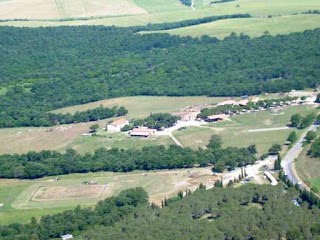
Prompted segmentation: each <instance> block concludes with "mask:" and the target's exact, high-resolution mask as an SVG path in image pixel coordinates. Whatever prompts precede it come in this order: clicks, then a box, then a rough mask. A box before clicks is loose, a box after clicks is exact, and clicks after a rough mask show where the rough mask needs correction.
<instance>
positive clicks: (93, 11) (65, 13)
mask: <svg viewBox="0 0 320 240" xmlns="http://www.w3.org/2000/svg"><path fill="white" fill-rule="evenodd" d="M0 6H1V7H0V19H60V18H61V19H64V18H80V17H89V18H90V17H96V16H119V15H139V14H145V13H147V12H146V10H144V9H143V8H141V7H138V6H137V5H135V4H134V2H133V1H131V0H90V1H88V0H14V1H13V0H8V1H0Z"/></svg>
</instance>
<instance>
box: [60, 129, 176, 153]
mask: <svg viewBox="0 0 320 240" xmlns="http://www.w3.org/2000/svg"><path fill="white" fill-rule="evenodd" d="M172 144H174V142H173V141H172V140H171V138H170V137H169V136H151V137H148V138H139V137H130V136H128V135H127V134H126V133H108V132H106V131H104V130H101V131H100V132H98V136H92V137H89V136H81V137H77V138H76V139H75V140H74V141H72V142H71V143H69V144H68V145H66V146H65V147H64V148H63V150H65V149H68V148H72V149H74V150H76V151H78V152H79V153H82V154H85V153H88V152H94V151H95V150H96V149H99V148H107V149H110V148H119V149H141V148H143V147H146V146H155V145H164V146H169V145H172Z"/></svg>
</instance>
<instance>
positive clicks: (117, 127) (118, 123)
mask: <svg viewBox="0 0 320 240" xmlns="http://www.w3.org/2000/svg"><path fill="white" fill-rule="evenodd" d="M128 124H129V121H128V120H127V119H125V118H120V119H117V120H115V121H114V122H112V123H110V124H108V125H107V130H108V132H120V131H121V128H123V127H124V126H125V125H128Z"/></svg>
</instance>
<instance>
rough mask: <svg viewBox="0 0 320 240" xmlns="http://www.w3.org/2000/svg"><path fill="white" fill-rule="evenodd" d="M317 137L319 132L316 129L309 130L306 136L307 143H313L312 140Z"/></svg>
mask: <svg viewBox="0 0 320 240" xmlns="http://www.w3.org/2000/svg"><path fill="white" fill-rule="evenodd" d="M316 138H317V133H316V132H314V131H309V132H308V133H307V135H306V137H305V139H306V142H307V143H311V141H312V140H314V139H316Z"/></svg>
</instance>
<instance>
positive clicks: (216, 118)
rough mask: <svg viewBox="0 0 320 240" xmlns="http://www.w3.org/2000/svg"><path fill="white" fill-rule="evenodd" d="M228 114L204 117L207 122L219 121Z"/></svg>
mask: <svg viewBox="0 0 320 240" xmlns="http://www.w3.org/2000/svg"><path fill="white" fill-rule="evenodd" d="M228 117H229V116H228V115H226V114H217V115H211V116H208V117H207V118H206V121H207V122H219V121H223V120H226V119H227V118H228Z"/></svg>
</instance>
